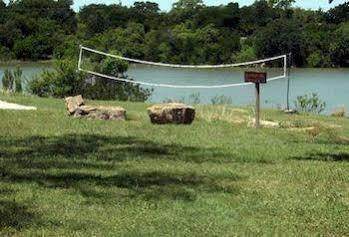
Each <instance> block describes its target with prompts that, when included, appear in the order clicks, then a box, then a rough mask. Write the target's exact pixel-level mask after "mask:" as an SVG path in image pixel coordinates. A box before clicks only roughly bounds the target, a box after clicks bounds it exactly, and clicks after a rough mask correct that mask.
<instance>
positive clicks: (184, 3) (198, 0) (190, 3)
mask: <svg viewBox="0 0 349 237" xmlns="http://www.w3.org/2000/svg"><path fill="white" fill-rule="evenodd" d="M203 5H204V4H203V1H202V0H178V1H177V2H175V3H174V4H173V9H174V10H178V9H184V10H196V9H198V8H201V7H203Z"/></svg>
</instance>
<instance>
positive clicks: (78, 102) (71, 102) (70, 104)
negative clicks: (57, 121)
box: [65, 95, 84, 115]
mask: <svg viewBox="0 0 349 237" xmlns="http://www.w3.org/2000/svg"><path fill="white" fill-rule="evenodd" d="M65 103H66V105H67V109H68V113H69V114H70V115H73V114H74V113H75V112H76V110H77V109H78V108H79V107H80V106H82V105H84V100H83V99H82V96H81V95H78V96H74V97H67V98H65Z"/></svg>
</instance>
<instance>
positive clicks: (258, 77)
mask: <svg viewBox="0 0 349 237" xmlns="http://www.w3.org/2000/svg"><path fill="white" fill-rule="evenodd" d="M245 82H252V83H254V84H255V87H256V128H259V127H260V84H261V83H263V84H265V83H267V73H265V72H245Z"/></svg>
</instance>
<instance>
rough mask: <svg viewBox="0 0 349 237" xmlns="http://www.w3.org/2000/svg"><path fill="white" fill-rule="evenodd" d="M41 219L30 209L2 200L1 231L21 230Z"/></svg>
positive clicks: (0, 204) (0, 210)
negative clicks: (7, 229)
mask: <svg viewBox="0 0 349 237" xmlns="http://www.w3.org/2000/svg"><path fill="white" fill-rule="evenodd" d="M38 219H39V217H38V216H36V215H35V214H34V213H32V212H30V211H29V210H28V207H27V206H25V205H23V204H19V203H17V202H14V201H4V200H0V230H1V229H3V228H14V229H16V230H21V229H22V228H24V227H25V226H27V225H30V224H32V223H34V222H37V221H38Z"/></svg>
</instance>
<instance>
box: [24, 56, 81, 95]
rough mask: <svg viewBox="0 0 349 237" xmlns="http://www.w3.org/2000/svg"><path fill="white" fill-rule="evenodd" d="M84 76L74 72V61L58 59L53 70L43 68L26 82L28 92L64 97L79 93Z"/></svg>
mask: <svg viewBox="0 0 349 237" xmlns="http://www.w3.org/2000/svg"><path fill="white" fill-rule="evenodd" d="M85 78H86V76H85V75H83V74H82V73H78V72H76V63H74V62H73V61H70V60H60V61H56V62H55V63H54V71H49V70H45V71H44V72H43V73H42V74H41V75H40V76H38V77H35V78H33V79H32V80H31V81H29V83H28V89H29V92H31V93H32V94H35V95H38V96H41V97H49V96H52V97H59V98H61V97H65V96H72V95H77V94H81V92H82V90H83V88H84V80H85Z"/></svg>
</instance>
